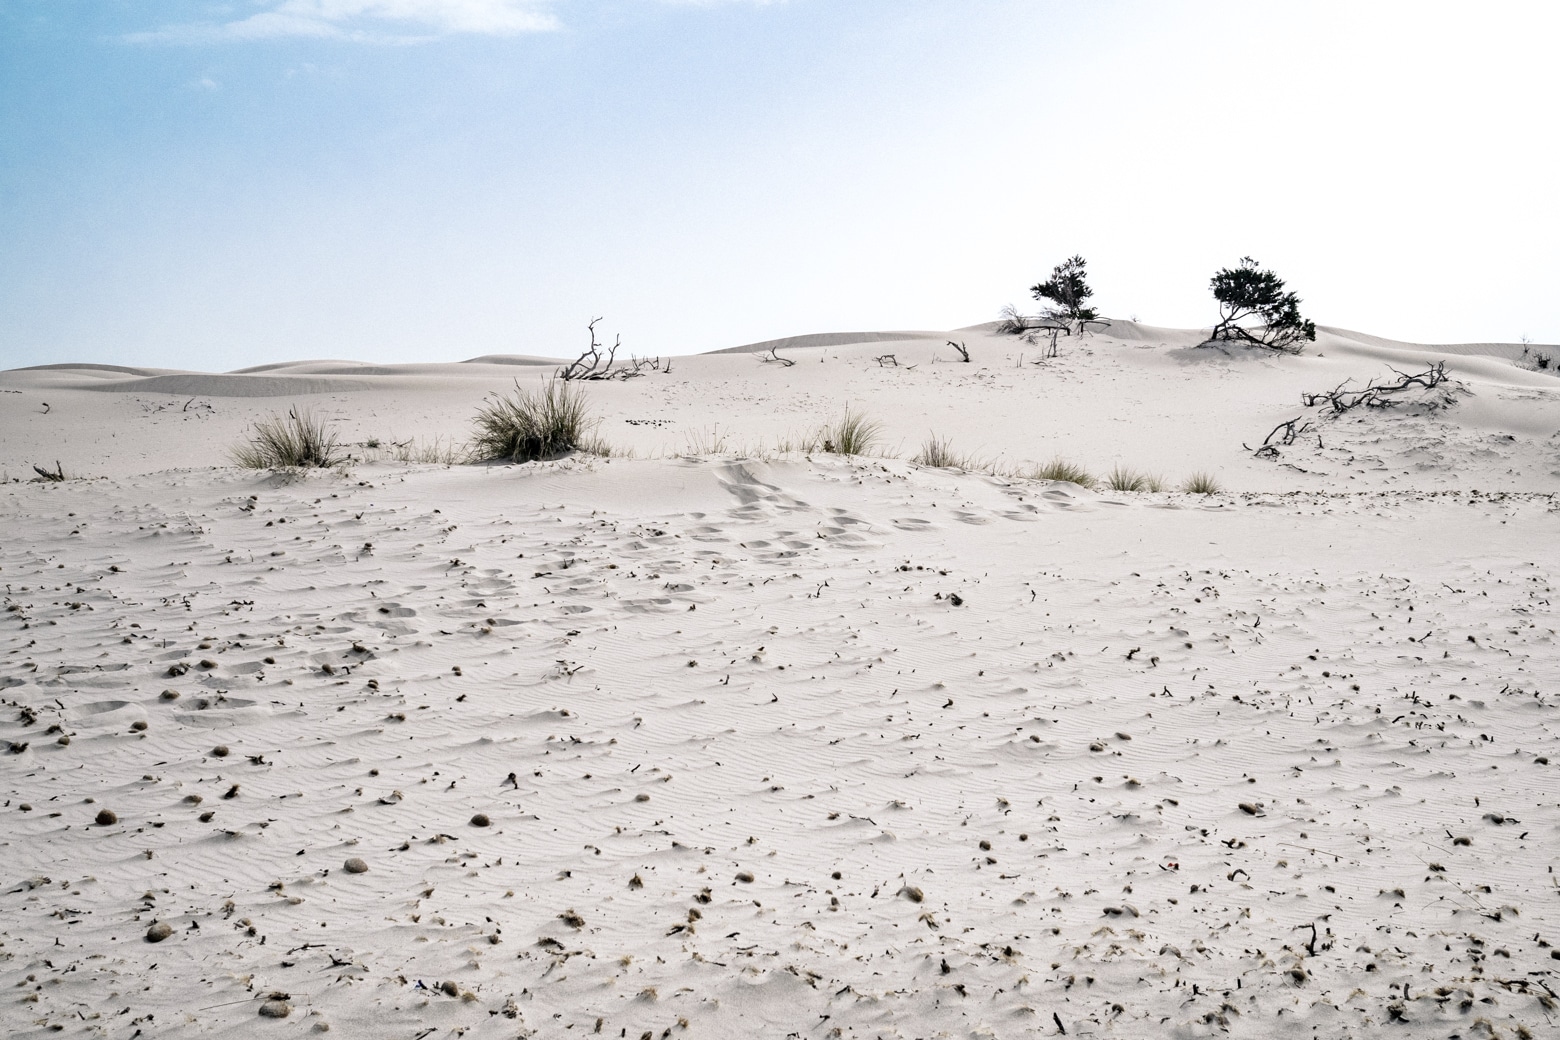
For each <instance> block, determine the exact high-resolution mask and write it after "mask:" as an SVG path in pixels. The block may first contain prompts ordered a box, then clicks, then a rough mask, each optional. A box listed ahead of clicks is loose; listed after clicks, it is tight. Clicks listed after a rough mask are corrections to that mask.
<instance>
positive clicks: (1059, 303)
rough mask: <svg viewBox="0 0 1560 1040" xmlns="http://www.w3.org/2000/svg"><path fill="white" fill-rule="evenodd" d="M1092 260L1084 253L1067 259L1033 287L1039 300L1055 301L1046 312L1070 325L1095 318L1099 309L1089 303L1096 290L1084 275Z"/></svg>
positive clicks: (1050, 317) (1055, 319)
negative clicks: (1090, 285)
mask: <svg viewBox="0 0 1560 1040" xmlns="http://www.w3.org/2000/svg"><path fill="white" fill-rule="evenodd" d="M1088 266H1089V262H1088V261H1087V260H1085V259H1084V258H1083V257H1081V256H1075V257H1073V258H1071V259H1070V260H1064V261H1062V262H1061V263H1059V264H1057V265H1056V266H1055V267H1054V268H1052V270H1051V277H1050V278H1049V279H1047V280H1046V281H1043V282H1041V283H1040V284H1039V285H1036V286H1033V287H1031V288H1030V290H1029V291H1030V292H1032V293H1034V296H1035V299H1037V300H1049V301H1050V302H1051V304H1052V306H1051V307H1050V308H1048V309H1047V310H1046V313H1045V316H1046V317H1047V318H1049V319H1050V320H1052V321H1060V322H1063V323H1065V324H1067V325H1068V326H1070V327H1072V326H1075V327H1078V328H1080V329H1081V328H1082V326H1083V323H1084V322H1089V321H1095V320H1097V319H1098V318H1099V313H1098V312H1097V311H1095V309H1094V308H1093V307H1090V306H1088V305H1087V301H1088V299H1089V297H1091V296H1093V295H1094V290H1093V289H1091V288H1089V283H1088V281H1087V279H1086V278H1085V276H1084V272H1085V269H1086V268H1087V267H1088Z"/></svg>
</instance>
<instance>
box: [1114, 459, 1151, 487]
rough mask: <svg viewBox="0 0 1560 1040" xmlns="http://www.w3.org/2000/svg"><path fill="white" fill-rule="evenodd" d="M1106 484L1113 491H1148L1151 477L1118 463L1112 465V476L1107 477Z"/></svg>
mask: <svg viewBox="0 0 1560 1040" xmlns="http://www.w3.org/2000/svg"><path fill="white" fill-rule="evenodd" d="M1105 486H1106V487H1108V488H1110V489H1111V490H1112V491H1148V490H1150V488H1149V478H1148V477H1146V476H1144V475H1143V474H1142V473H1139V472H1138V471H1137V470H1135V469H1131V468H1129V467H1126V466H1122V465H1116V466H1113V467H1111V471H1110V476H1108V477H1106V478H1105Z"/></svg>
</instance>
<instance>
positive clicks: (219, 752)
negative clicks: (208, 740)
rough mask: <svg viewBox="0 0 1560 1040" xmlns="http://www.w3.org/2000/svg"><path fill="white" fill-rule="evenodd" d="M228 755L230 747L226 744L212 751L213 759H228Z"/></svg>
mask: <svg viewBox="0 0 1560 1040" xmlns="http://www.w3.org/2000/svg"><path fill="white" fill-rule="evenodd" d="M228 754H229V752H228V746H227V745H226V744H218V745H217V746H216V747H214V748H212V749H211V755H212V757H213V758H227V757H228Z"/></svg>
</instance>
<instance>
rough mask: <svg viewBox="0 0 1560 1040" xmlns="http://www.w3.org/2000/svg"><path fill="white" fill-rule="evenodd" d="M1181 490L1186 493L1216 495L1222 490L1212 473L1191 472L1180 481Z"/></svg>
mask: <svg viewBox="0 0 1560 1040" xmlns="http://www.w3.org/2000/svg"><path fill="white" fill-rule="evenodd" d="M1181 490H1182V491H1184V492H1186V493H1187V494H1188V495H1217V494H1218V493H1219V492H1220V491H1222V490H1224V489H1223V488H1221V487H1219V482H1218V481H1217V480H1215V479H1214V477H1213V474H1212V473H1193V474H1192V475H1191V476H1189V477H1187V478H1186V479H1185V480H1184V481H1182V483H1181Z"/></svg>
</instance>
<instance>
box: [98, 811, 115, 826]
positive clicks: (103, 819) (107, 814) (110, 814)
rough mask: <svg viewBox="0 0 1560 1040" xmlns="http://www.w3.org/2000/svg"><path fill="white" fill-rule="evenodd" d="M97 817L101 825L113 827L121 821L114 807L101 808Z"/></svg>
mask: <svg viewBox="0 0 1560 1040" xmlns="http://www.w3.org/2000/svg"><path fill="white" fill-rule="evenodd" d="M95 819H96V822H97V825H98V826H99V827H111V826H113V825H114V824H116V823H118V822H119V817H118V816H116V815H115V814H114V810H112V809H99V810H98V814H97V816H96V817H95Z"/></svg>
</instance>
